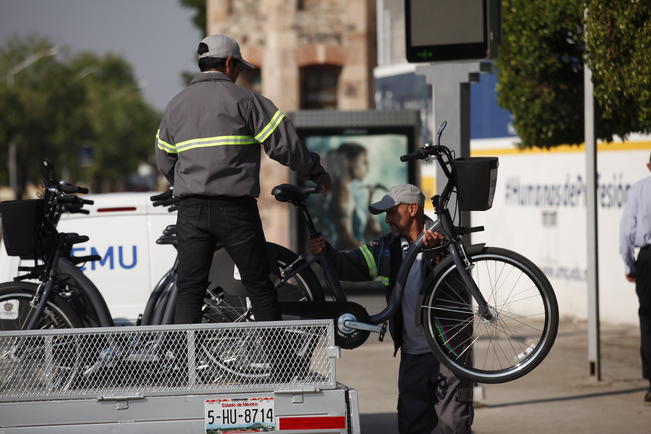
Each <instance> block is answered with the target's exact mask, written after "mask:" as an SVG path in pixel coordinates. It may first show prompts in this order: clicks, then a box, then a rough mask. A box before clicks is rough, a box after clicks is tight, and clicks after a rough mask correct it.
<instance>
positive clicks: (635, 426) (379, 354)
mask: <svg viewBox="0 0 651 434" xmlns="http://www.w3.org/2000/svg"><path fill="white" fill-rule="evenodd" d="M354 301H356V302H358V303H360V304H363V305H364V306H370V308H369V310H371V311H372V312H373V313H375V312H377V311H378V310H379V309H380V306H381V298H379V297H357V298H356V299H355V300H354ZM632 314H634V313H632ZM602 356H603V357H602V373H603V381H601V382H596V381H595V380H594V379H592V378H591V377H590V376H589V369H588V362H587V326H586V324H585V323H582V322H570V321H565V322H563V323H562V324H561V327H560V330H559V335H558V338H557V340H556V343H555V345H554V348H553V349H552V351H551V352H550V354H549V356H548V357H547V359H546V360H545V361H544V362H543V363H542V364H541V365H540V366H539V367H538V368H536V370H534V371H533V372H532V373H530V374H529V375H527V376H525V377H524V378H522V379H520V380H516V381H514V382H511V383H506V384H499V385H486V386H485V387H484V395H485V396H484V398H483V399H481V397H478V396H476V399H475V400H476V401H477V400H478V399H477V398H480V399H479V402H477V404H476V407H475V423H474V425H473V432H474V433H476V434H498V433H532V434H537V433H540V434H543V433H544V434H549V433H571V434H583V433H585V434H588V433H590V434H613V433H615V434H645V433H648V434H651V406H649V405H645V404H644V403H643V401H642V397H643V395H644V391H645V390H646V387H648V383H647V382H646V381H644V380H643V379H642V378H641V367H640V359H639V330H638V329H637V327H628V326H615V325H608V324H603V325H602ZM398 364H399V359H398V358H397V357H396V358H393V344H392V343H391V340H390V338H387V339H386V340H385V342H383V343H379V342H378V341H377V337H374V336H371V338H370V339H369V341H368V342H367V343H365V344H364V345H363V346H362V347H360V348H357V349H355V350H352V351H347V350H342V358H341V359H340V360H339V361H338V363H337V378H338V380H339V381H340V382H342V383H344V384H347V385H349V386H351V387H354V388H356V389H357V390H358V393H359V406H360V412H361V417H360V419H361V424H362V433H364V434H389V433H391V434H394V433H397V432H398V430H397V424H396V417H395V405H396V391H397V372H398Z"/></svg>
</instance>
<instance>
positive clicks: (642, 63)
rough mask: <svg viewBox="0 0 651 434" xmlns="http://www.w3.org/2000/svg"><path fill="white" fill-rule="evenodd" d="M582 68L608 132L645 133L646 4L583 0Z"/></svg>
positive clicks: (648, 106) (650, 124) (650, 21)
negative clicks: (584, 65)
mask: <svg viewBox="0 0 651 434" xmlns="http://www.w3.org/2000/svg"><path fill="white" fill-rule="evenodd" d="M586 4H587V6H588V11H589V12H588V15H587V21H586V30H587V38H586V48H587V64H588V65H589V66H590V69H591V70H592V81H593V83H594V95H595V100H596V101H597V102H598V104H599V107H600V108H601V122H604V123H606V124H607V125H608V132H609V133H612V134H617V135H619V136H625V135H626V134H628V133H630V132H651V3H649V2H648V1H641V0H627V1H623V0H607V1H606V0H588V1H587V2H586Z"/></svg>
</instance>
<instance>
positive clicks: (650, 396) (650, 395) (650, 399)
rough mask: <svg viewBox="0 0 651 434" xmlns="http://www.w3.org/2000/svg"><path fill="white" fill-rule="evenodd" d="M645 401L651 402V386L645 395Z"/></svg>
mask: <svg viewBox="0 0 651 434" xmlns="http://www.w3.org/2000/svg"><path fill="white" fill-rule="evenodd" d="M644 402H649V403H651V386H649V388H648V389H647V391H646V394H645V395H644Z"/></svg>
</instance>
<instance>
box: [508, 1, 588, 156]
mask: <svg viewBox="0 0 651 434" xmlns="http://www.w3.org/2000/svg"><path fill="white" fill-rule="evenodd" d="M502 15H503V22H502V30H503V35H502V46H501V47H500V54H499V58H498V61H497V65H498V71H499V72H498V74H499V81H498V85H497V92H498V102H499V104H500V105H501V106H503V107H505V108H506V109H508V110H510V111H511V113H512V115H513V117H514V126H515V129H516V131H517V132H518V136H519V137H520V139H521V146H523V147H530V146H541V147H549V146H554V145H557V144H561V143H580V142H582V141H583V61H582V54H583V46H582V42H581V41H582V35H583V32H582V22H581V21H582V18H581V17H582V15H583V2H582V0H504V2H503V7H502Z"/></svg>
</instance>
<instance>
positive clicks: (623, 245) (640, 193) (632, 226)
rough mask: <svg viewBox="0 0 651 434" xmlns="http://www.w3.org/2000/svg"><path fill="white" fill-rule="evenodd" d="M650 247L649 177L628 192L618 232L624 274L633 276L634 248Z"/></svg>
mask: <svg viewBox="0 0 651 434" xmlns="http://www.w3.org/2000/svg"><path fill="white" fill-rule="evenodd" d="M649 245H651V176H648V177H646V178H644V179H642V180H641V181H638V182H636V183H635V184H633V185H632V186H631V188H630V189H629V190H628V197H627V199H626V204H625V205H624V213H623V214H622V220H621V223H620V231H619V253H620V254H621V255H622V258H624V266H625V268H626V274H627V275H629V274H635V271H636V270H635V256H634V252H635V248H636V247H645V246H649Z"/></svg>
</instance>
